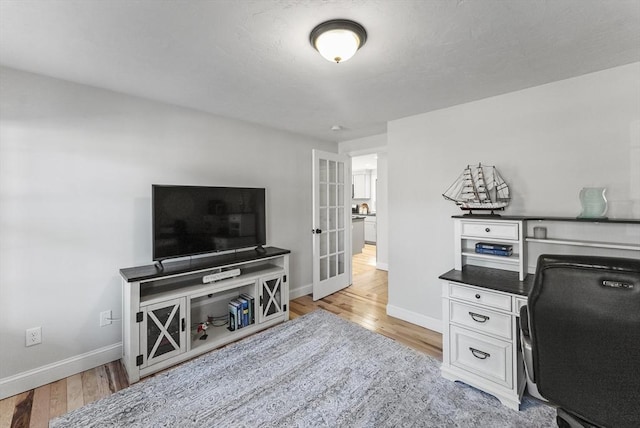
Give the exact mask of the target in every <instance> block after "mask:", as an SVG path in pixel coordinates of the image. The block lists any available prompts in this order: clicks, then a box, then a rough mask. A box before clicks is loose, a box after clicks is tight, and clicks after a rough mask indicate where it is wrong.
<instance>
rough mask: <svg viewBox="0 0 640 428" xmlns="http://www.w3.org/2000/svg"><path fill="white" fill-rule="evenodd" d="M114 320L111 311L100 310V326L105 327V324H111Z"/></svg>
mask: <svg viewBox="0 0 640 428" xmlns="http://www.w3.org/2000/svg"><path fill="white" fill-rule="evenodd" d="M112 322H113V321H112V320H111V311H110V310H109V311H102V312H100V327H104V326H105V325H109V324H111V323H112Z"/></svg>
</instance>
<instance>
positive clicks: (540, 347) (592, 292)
mask: <svg viewBox="0 0 640 428" xmlns="http://www.w3.org/2000/svg"><path fill="white" fill-rule="evenodd" d="M527 306H528V311H529V323H530V325H529V329H530V332H531V341H532V348H533V363H534V373H535V382H536V384H537V386H538V390H539V391H540V393H541V394H542V395H543V396H544V397H545V398H547V399H549V400H550V401H552V402H554V403H555V404H557V405H559V406H560V407H562V408H564V409H566V410H568V411H570V412H573V413H576V414H577V415H579V416H581V417H582V418H584V419H585V420H587V421H589V422H591V423H594V424H597V425H602V426H612V427H618V426H634V427H640V260H635V259H622V258H609V257H591V256H566V255H562V256H560V255H541V256H540V257H539V259H538V264H537V268H536V276H535V280H534V285H533V288H532V290H531V292H530V294H529V301H528V304H527Z"/></svg>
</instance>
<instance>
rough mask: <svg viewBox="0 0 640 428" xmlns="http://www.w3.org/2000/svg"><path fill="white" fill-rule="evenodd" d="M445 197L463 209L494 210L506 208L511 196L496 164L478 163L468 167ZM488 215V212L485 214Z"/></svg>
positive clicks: (492, 213)
mask: <svg viewBox="0 0 640 428" xmlns="http://www.w3.org/2000/svg"><path fill="white" fill-rule="evenodd" d="M442 196H444V198H445V199H447V200H449V201H453V202H455V203H456V205H458V206H459V207H460V209H462V210H467V211H469V213H468V214H469V215H471V214H473V211H484V212H486V211H490V212H491V213H490V215H495V216H497V215H498V214H495V213H494V211H498V210H504V209H505V207H506V206H507V205H509V201H510V200H511V197H510V196H509V186H507V183H505V182H504V180H503V179H502V177H501V176H500V174H498V170H497V169H496V167H495V166H490V165H482V164H478V166H476V167H471V166H469V165H467V167H466V168H465V169H464V170H463V171H462V174H460V176H459V177H458V178H457V179H456V181H455V182H454V183H453V184H452V185H451V186H450V187H449V188H448V189H447V190H446V191H445V192H444V193H443V194H442ZM484 215H486V214H484Z"/></svg>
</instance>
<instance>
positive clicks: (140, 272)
mask: <svg viewBox="0 0 640 428" xmlns="http://www.w3.org/2000/svg"><path fill="white" fill-rule="evenodd" d="M289 253H291V251H290V250H284V249H282V248H276V247H264V252H258V251H256V250H247V251H238V252H235V253H229V254H221V255H218V256H211V257H200V258H195V259H191V260H183V261H177V262H171V261H167V262H164V263H163V266H164V268H160V267H159V266H157V265H146V266H137V267H131V268H124V269H120V275H122V277H123V278H124V279H125V280H126V281H127V282H135V281H142V280H146V279H154V278H161V277H163V276H170V275H177V274H181V273H186V272H191V271H196V270H202V269H212V268H217V267H222V266H226V265H233V264H237V263H243V262H250V261H253V260H260V259H266V258H269V257H274V256H281V255H284V254H289Z"/></svg>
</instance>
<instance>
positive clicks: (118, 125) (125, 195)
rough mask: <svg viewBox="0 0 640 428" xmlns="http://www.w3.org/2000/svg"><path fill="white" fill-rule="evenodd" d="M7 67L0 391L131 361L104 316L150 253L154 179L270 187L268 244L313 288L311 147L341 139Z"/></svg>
mask: <svg viewBox="0 0 640 428" xmlns="http://www.w3.org/2000/svg"><path fill="white" fill-rule="evenodd" d="M0 73H1V74H0V76H1V79H0V83H1V87H0V89H1V90H0V92H1V93H2V97H1V101H0V132H1V133H0V150H1V156H0V205H1V207H2V210H1V212H0V235H1V236H2V239H1V240H0V265H1V270H0V348H1V349H2V351H1V352H0V388H1V389H0V395H2V393H6V392H7V391H9V389H11V388H13V387H14V386H15V385H18V384H28V383H29V382H32V381H35V380H34V379H40V380H42V379H46V377H47V373H53V372H56V373H58V374H59V375H60V376H61V377H62V376H65V375H66V374H65V373H64V372H65V370H66V369H67V368H68V369H71V368H74V367H75V368H76V369H77V368H78V367H80V366H82V364H83V361H82V360H83V359H84V360H86V361H89V360H90V361H92V363H93V364H95V365H98V364H101V363H103V362H106V361H111V360H113V359H116V358H118V357H119V355H120V342H121V340H122V339H121V325H120V323H119V322H116V323H114V324H113V325H111V326H108V327H102V328H101V327H99V312H100V311H103V310H107V309H111V310H113V315H114V316H115V317H118V318H119V317H120V316H121V290H120V286H121V284H120V276H119V272H118V271H119V269H120V268H123V267H130V266H135V265H140V264H149V263H151V200H150V195H151V184H152V183H164V184H192V185H220V186H227V185H228V186H255V187H266V189H267V216H268V218H267V241H268V244H269V245H272V246H279V247H283V248H289V249H291V250H292V255H291V273H290V277H291V281H290V284H291V287H292V288H293V289H295V288H301V287H309V286H310V284H311V282H312V278H311V275H312V274H311V267H312V264H311V257H312V253H311V250H312V246H311V234H310V233H309V230H310V229H311V168H310V167H311V150H312V149H313V148H318V149H320V150H325V151H332V152H337V149H338V147H337V144H335V143H324V142H319V141H316V140H313V139H310V138H307V137H302V136H298V135H293V134H290V133H286V132H281V131H276V130H273V129H268V128H264V127H260V126H255V125H251V124H247V123H243V122H239V121H234V120H228V119H224V118H220V117H215V116H212V115H208V114H205V113H201V112H197V111H193V110H188V109H184V108H179V107H174V106H169V105H163V104H159V103H156V102H152V101H147V100H143V99H139V98H134V97H129V96H125V95H122V94H118V93H114V92H109V91H104V90H100V89H96V88H91V87H87V86H81V85H76V84H72V83H68V82H63V81H60V80H55V79H51V78H46V77H42V76H38V75H34V74H29V73H24V72H21V71H17V70H13V69H7V68H2V69H0ZM35 326H42V338H43V343H42V344H41V345H37V346H34V347H29V348H26V347H25V344H24V342H25V329H27V328H30V327H35ZM105 359H106V361H102V360H105ZM27 386H28V385H27ZM30 387H33V385H30Z"/></svg>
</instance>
